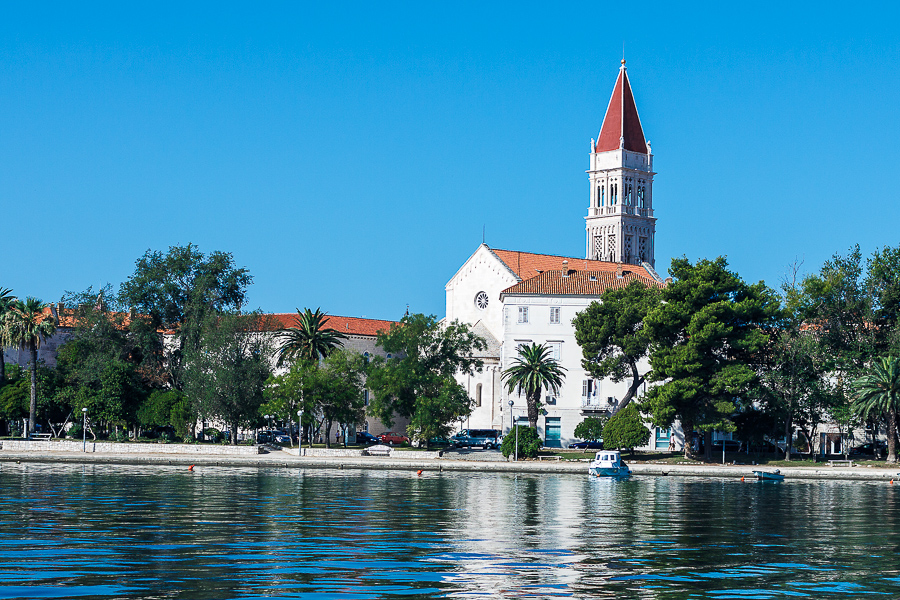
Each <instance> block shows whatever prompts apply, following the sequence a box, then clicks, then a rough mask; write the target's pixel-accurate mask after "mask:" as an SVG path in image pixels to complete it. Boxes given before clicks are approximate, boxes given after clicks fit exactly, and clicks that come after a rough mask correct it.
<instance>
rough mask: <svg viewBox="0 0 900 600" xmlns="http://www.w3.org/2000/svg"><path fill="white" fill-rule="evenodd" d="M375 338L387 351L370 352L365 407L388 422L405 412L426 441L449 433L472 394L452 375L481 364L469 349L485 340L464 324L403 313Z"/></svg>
mask: <svg viewBox="0 0 900 600" xmlns="http://www.w3.org/2000/svg"><path fill="white" fill-rule="evenodd" d="M377 344H378V346H380V347H381V348H382V349H383V350H384V352H385V353H386V354H388V355H389V356H390V357H391V358H387V359H382V358H381V357H375V358H374V359H373V360H372V362H371V363H370V365H369V377H368V381H367V385H368V387H369V389H371V390H372V391H373V393H374V394H373V398H371V399H370V403H369V412H370V413H371V414H373V415H374V416H376V417H378V418H379V419H380V420H381V422H382V423H384V424H385V425H387V426H388V427H392V426H393V423H394V418H395V417H397V416H400V417H404V418H408V419H410V431H409V432H408V433H410V437H411V438H414V439H416V440H418V441H420V442H427V441H428V440H429V439H430V438H432V437H445V436H447V435H449V434H450V432H451V430H452V427H453V426H452V423H453V422H454V421H456V420H458V419H459V417H461V416H466V415H468V414H470V413H471V412H472V408H471V405H472V399H471V398H469V397H468V395H467V394H466V392H465V389H464V388H463V387H462V386H461V385H459V383H457V382H456V380H455V379H454V378H453V376H454V374H455V373H457V372H459V373H472V372H474V371H476V370H480V369H481V367H482V365H483V363H482V361H481V359H479V358H476V357H475V356H474V354H475V353H476V352H477V351H479V350H484V349H485V348H486V347H487V345H486V343H485V341H484V339H483V338H481V337H480V336H478V335H477V334H475V333H472V332H471V331H470V330H469V328H468V326H467V325H465V324H463V323H459V322H458V321H454V322H452V323H449V324H447V325H445V326H441V324H440V323H439V322H438V320H437V319H436V318H435V317H434V316H433V315H432V316H425V315H422V314H412V315H406V316H404V317H403V319H401V320H400V322H399V323H397V324H394V325H392V326H391V328H390V330H389V331H381V332H379V333H378V339H377Z"/></svg>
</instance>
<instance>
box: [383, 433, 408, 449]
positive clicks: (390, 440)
mask: <svg viewBox="0 0 900 600" xmlns="http://www.w3.org/2000/svg"><path fill="white" fill-rule="evenodd" d="M378 439H379V440H381V443H382V444H387V445H388V446H394V445H399V444H408V443H409V438H408V437H406V436H405V435H402V434H399V433H397V432H395V431H386V432H384V433H382V434H381V435H379V436H378Z"/></svg>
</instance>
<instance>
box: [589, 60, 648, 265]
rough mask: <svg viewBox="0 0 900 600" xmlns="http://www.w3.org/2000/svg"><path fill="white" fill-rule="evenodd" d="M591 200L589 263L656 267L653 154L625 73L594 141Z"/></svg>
mask: <svg viewBox="0 0 900 600" xmlns="http://www.w3.org/2000/svg"><path fill="white" fill-rule="evenodd" d="M587 173H588V179H589V180H590V182H591V201H590V206H589V207H588V214H587V216H586V217H585V221H586V228H587V256H586V258H588V259H593V260H605V261H610V262H619V263H628V264H634V265H639V264H641V263H644V262H646V263H648V264H649V265H650V266H651V267H655V266H656V259H655V256H654V245H655V237H656V218H655V217H654V216H653V176H654V175H656V173H654V172H653V155H652V154H651V153H650V143H649V142H648V141H646V139H645V138H644V130H643V128H642V127H641V120H640V118H639V117H638V111H637V106H636V105H635V103H634V96H633V95H632V93H631V83H630V82H629V81H628V73H627V71H626V69H625V59H622V66H621V67H619V77H618V78H617V79H616V85H615V87H613V92H612V97H611V98H610V99H609V106H607V108H606V116H605V117H604V118H603V126H602V127H601V128H600V133H599V134H598V135H597V140H596V141H594V140H591V168H590V169H589V170H588V171H587Z"/></svg>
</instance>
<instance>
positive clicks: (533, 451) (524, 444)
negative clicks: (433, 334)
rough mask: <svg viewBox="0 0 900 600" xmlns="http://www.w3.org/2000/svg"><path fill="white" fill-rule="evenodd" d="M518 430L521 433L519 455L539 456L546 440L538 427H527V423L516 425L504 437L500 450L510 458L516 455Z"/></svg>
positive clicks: (521, 456)
mask: <svg viewBox="0 0 900 600" xmlns="http://www.w3.org/2000/svg"><path fill="white" fill-rule="evenodd" d="M516 431H518V433H519V441H518V445H519V457H520V458H534V457H535V456H537V455H538V452H539V451H540V449H541V446H543V445H544V442H543V441H542V440H541V437H540V436H539V435H538V432H537V429H535V428H534V427H526V426H525V425H516V426H515V427H514V428H512V429H511V430H510V432H509V433H507V434H506V436H505V437H504V438H503V443H502V444H500V452H502V453H503V456H505V457H507V458H508V457H510V456H514V455H515V452H516Z"/></svg>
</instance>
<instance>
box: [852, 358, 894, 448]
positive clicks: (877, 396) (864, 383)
mask: <svg viewBox="0 0 900 600" xmlns="http://www.w3.org/2000/svg"><path fill="white" fill-rule="evenodd" d="M852 388H853V390H854V393H855V398H854V401H853V408H854V410H855V412H856V413H857V414H858V415H859V416H860V417H862V418H863V419H865V418H868V417H869V416H870V415H873V414H883V415H885V416H886V417H887V425H888V427H887V429H888V456H887V460H888V462H890V463H895V462H897V447H896V437H897V411H898V409H900V359H898V358H896V357H893V356H884V357H880V358H878V359H876V360H875V361H873V363H872V366H871V373H870V374H869V375H865V376H863V377H860V378H858V379H856V380H854V381H853V383H852Z"/></svg>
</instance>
